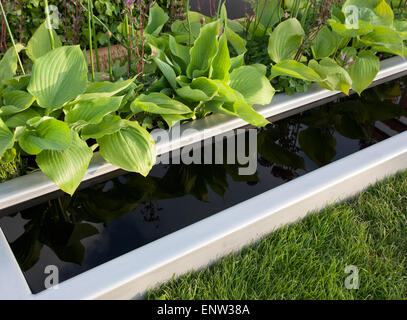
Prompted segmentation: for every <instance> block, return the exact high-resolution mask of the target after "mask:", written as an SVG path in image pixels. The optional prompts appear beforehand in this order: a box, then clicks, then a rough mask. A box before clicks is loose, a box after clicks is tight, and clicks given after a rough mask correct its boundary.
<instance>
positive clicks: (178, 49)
mask: <svg viewBox="0 0 407 320" xmlns="http://www.w3.org/2000/svg"><path fill="white" fill-rule="evenodd" d="M168 40H169V41H168V45H169V48H170V50H171V53H172V55H173V56H174V57H175V58H177V59H179V61H180V62H181V64H182V67H183V70H184V71H186V68H187V66H188V64H189V61H190V59H191V57H190V55H189V48H188V47H187V46H183V45H181V44H179V43H177V41H176V40H175V38H174V37H173V36H172V35H169V39H168Z"/></svg>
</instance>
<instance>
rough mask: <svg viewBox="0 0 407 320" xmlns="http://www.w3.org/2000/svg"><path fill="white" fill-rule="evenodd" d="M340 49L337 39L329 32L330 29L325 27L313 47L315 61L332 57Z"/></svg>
mask: <svg viewBox="0 0 407 320" xmlns="http://www.w3.org/2000/svg"><path fill="white" fill-rule="evenodd" d="M337 48H338V43H337V38H336V37H335V35H334V34H333V33H332V31H331V30H329V28H328V27H326V26H325V27H323V28H322V29H321V31H320V32H319V33H318V35H317V37H316V38H315V41H314V43H313V45H312V47H311V50H312V54H313V55H314V59H317V60H319V59H322V58H328V57H330V56H331V55H332V54H333V53H334V52H335V51H336V49H337Z"/></svg>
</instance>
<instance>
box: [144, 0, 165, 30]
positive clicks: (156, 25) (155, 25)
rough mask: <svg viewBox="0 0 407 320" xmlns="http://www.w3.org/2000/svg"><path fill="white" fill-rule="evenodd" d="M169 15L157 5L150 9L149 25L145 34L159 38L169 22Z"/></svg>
mask: <svg viewBox="0 0 407 320" xmlns="http://www.w3.org/2000/svg"><path fill="white" fill-rule="evenodd" d="M168 19H169V17H168V14H166V13H165V11H164V10H163V9H161V8H160V6H159V5H158V4H157V3H156V4H154V5H153V6H152V7H151V8H150V12H149V15H148V24H147V27H146V29H145V32H147V33H148V34H151V35H154V36H158V35H159V34H160V32H161V30H162V28H163V27H164V25H165V24H166V22H167V21H168Z"/></svg>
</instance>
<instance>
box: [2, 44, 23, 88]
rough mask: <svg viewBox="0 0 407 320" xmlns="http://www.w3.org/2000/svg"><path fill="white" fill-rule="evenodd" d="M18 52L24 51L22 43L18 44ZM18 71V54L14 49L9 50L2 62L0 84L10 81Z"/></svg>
mask: <svg viewBox="0 0 407 320" xmlns="http://www.w3.org/2000/svg"><path fill="white" fill-rule="evenodd" d="M16 49H17V52H20V51H21V50H23V49H24V46H23V45H22V44H20V43H17V44H16ZM16 71H17V54H16V50H15V49H14V47H11V48H9V49H8V50H7V51H6V54H5V55H4V56H3V58H2V59H1V60H0V84H1V82H2V81H6V80H9V79H11V78H13V77H14V75H15V74H16Z"/></svg>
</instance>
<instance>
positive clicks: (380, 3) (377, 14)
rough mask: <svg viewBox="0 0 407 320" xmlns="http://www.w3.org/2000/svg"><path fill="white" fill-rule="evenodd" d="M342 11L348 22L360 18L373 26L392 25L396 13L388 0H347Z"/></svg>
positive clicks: (353, 21)
mask: <svg viewBox="0 0 407 320" xmlns="http://www.w3.org/2000/svg"><path fill="white" fill-rule="evenodd" d="M342 11H343V12H344V13H345V18H346V21H348V23H355V22H357V21H359V20H362V21H367V22H369V23H371V24H372V25H373V26H391V25H392V24H393V19H394V14H393V10H392V9H391V7H390V6H389V5H388V4H387V2H386V0H347V1H346V2H345V3H344V5H343V7H342Z"/></svg>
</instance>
